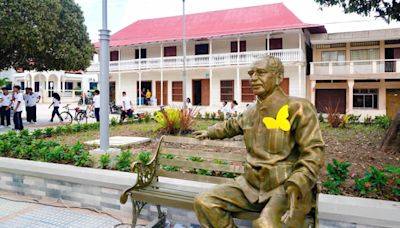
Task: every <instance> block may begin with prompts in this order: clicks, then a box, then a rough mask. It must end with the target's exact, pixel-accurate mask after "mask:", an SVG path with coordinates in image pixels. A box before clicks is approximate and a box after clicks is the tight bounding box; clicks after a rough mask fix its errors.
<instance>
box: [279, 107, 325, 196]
mask: <svg viewBox="0 0 400 228" xmlns="http://www.w3.org/2000/svg"><path fill="white" fill-rule="evenodd" d="M295 115H296V117H295V120H294V122H293V125H294V127H295V128H294V131H295V140H296V144H297V145H298V146H299V148H298V149H299V153H300V156H299V159H298V161H297V162H296V163H295V166H294V170H293V172H292V174H291V176H290V177H289V178H288V180H287V182H286V186H288V185H290V184H295V185H296V186H297V187H298V188H299V190H300V193H301V195H305V194H306V193H307V192H308V191H310V190H311V189H312V188H313V187H314V185H315V183H316V182H317V179H318V175H319V172H320V169H321V168H322V167H323V165H324V148H325V144H324V141H323V140H322V135H321V130H320V128H319V121H318V118H317V113H316V111H315V108H314V106H313V105H312V104H311V103H309V102H304V104H302V105H301V106H300V108H298V110H296V113H295ZM293 125H292V127H293Z"/></svg>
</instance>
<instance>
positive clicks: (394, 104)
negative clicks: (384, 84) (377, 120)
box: [386, 89, 400, 119]
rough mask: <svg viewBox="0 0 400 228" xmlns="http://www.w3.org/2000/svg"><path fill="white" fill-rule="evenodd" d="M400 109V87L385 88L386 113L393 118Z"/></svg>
mask: <svg viewBox="0 0 400 228" xmlns="http://www.w3.org/2000/svg"><path fill="white" fill-rule="evenodd" d="M399 111H400V89H387V90H386V115H387V116H389V117H390V118H391V119H394V117H395V116H396V114H397V112H399Z"/></svg>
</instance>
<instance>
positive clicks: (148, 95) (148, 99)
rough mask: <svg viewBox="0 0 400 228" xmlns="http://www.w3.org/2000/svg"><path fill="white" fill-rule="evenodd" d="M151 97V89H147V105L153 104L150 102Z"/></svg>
mask: <svg viewBox="0 0 400 228" xmlns="http://www.w3.org/2000/svg"><path fill="white" fill-rule="evenodd" d="M150 98H151V92H150V90H149V89H147V92H146V102H147V105H151V103H150Z"/></svg>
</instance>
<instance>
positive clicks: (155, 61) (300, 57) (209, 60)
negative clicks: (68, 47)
mask: <svg viewBox="0 0 400 228" xmlns="http://www.w3.org/2000/svg"><path fill="white" fill-rule="evenodd" d="M265 55H271V56H274V57H277V58H279V59H281V60H282V62H299V61H300V62H301V61H304V60H305V59H304V54H303V51H302V50H301V49H281V50H270V51H253V52H240V53H224V54H213V55H189V56H187V57H186V65H187V66H188V67H202V66H225V65H238V64H239V65H243V64H250V63H252V62H254V61H255V60H257V59H259V58H261V57H263V56H265ZM179 67H183V57H182V56H177V57H164V58H147V59H141V60H140V61H139V60H138V59H132V60H121V61H112V62H110V71H127V70H139V69H142V70H143V69H160V68H179ZM87 70H88V71H92V72H97V71H99V70H100V65H99V63H92V65H91V66H90V67H89V68H88V69H87Z"/></svg>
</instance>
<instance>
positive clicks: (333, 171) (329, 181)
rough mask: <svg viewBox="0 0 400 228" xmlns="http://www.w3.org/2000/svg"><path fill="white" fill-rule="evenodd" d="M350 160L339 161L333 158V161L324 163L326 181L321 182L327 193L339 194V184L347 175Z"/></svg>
mask: <svg viewBox="0 0 400 228" xmlns="http://www.w3.org/2000/svg"><path fill="white" fill-rule="evenodd" d="M350 165H351V163H350V162H339V161H338V160H336V159H333V163H328V164H327V165H326V170H327V171H328V172H327V177H326V181H325V182H323V183H322V186H324V187H325V188H326V189H327V191H328V193H329V194H334V195H339V194H340V193H341V192H342V190H341V185H342V183H343V182H345V180H346V179H347V178H348V177H349V174H348V173H349V170H348V169H349V167H350Z"/></svg>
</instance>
